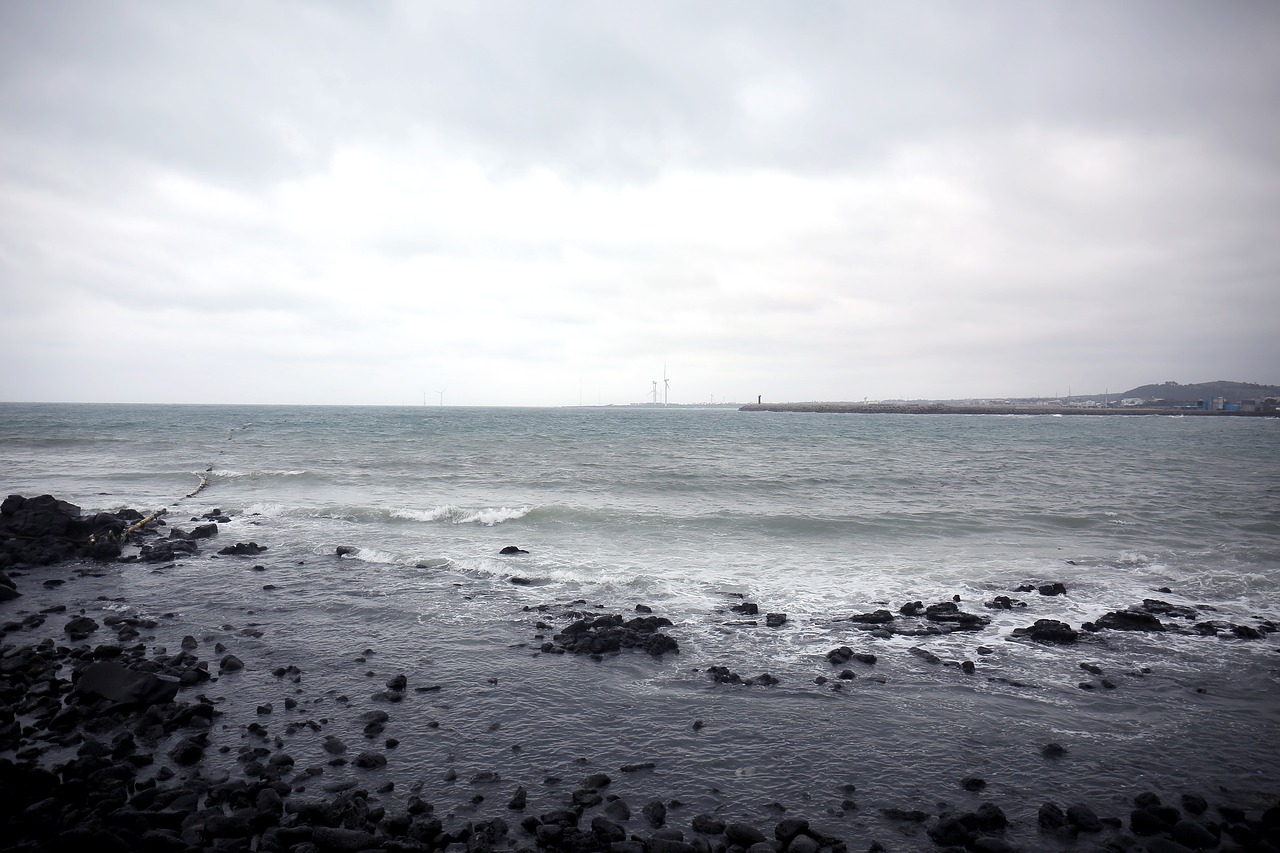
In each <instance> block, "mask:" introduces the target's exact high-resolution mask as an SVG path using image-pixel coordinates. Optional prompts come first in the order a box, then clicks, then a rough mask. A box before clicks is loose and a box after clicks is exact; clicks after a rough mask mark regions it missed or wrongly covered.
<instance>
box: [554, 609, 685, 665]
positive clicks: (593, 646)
mask: <svg viewBox="0 0 1280 853" xmlns="http://www.w3.org/2000/svg"><path fill="white" fill-rule="evenodd" d="M671 624H672V623H671V620H670V619H665V618H663V617H661V616H637V617H636V618H634V619H630V620H627V621H625V622H624V621H623V618H622V616H621V615H619V614H613V615H607V616H599V617H596V618H594V619H579V620H578V621H576V622H574V623H573V624H571V625H569V626H568V627H567V628H565V629H564V630H563V631H561V632H560V633H559V634H556V635H555V636H554V637H552V639H553V640H554V643H553V644H544V648H545V647H546V645H552V647H553V648H559V649H561V650H563V651H567V652H572V653H574V654H597V655H603V654H617V653H618V652H620V651H622V650H623V649H639V650H641V651H644V652H648V653H649V654H651V655H653V656H654V657H661V656H662V655H664V654H666V653H667V652H678V651H679V650H680V645H679V643H677V642H676V640H675V638H674V637H671V636H669V635H667V634H664V633H662V630H661V629H662V628H667V627H670V626H671Z"/></svg>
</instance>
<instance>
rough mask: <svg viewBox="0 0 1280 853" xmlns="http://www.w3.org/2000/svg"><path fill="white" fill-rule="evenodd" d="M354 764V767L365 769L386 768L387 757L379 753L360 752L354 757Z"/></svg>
mask: <svg viewBox="0 0 1280 853" xmlns="http://www.w3.org/2000/svg"><path fill="white" fill-rule="evenodd" d="M354 764H355V765H356V767H363V768H365V769H371V768H375V767H386V766H387V757H386V756H385V755H383V754H382V753H381V752H362V753H360V754H359V755H357V756H356V760H355V762H354Z"/></svg>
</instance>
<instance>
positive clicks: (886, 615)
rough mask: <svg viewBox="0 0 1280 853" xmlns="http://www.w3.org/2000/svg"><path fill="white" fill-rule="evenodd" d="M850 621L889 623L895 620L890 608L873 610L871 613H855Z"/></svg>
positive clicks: (866, 623)
mask: <svg viewBox="0 0 1280 853" xmlns="http://www.w3.org/2000/svg"><path fill="white" fill-rule="evenodd" d="M849 621H850V622H854V623H856V624H859V625H887V624H889V623H890V622H892V621H893V614H892V613H890V612H889V611H888V610H873V611H871V612H870V613H855V614H854V615H852V616H850V617H849Z"/></svg>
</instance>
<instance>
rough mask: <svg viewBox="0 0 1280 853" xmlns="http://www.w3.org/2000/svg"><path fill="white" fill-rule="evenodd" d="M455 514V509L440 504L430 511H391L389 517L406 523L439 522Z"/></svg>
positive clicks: (456, 509) (456, 510)
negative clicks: (400, 519)
mask: <svg viewBox="0 0 1280 853" xmlns="http://www.w3.org/2000/svg"><path fill="white" fill-rule="evenodd" d="M457 512H458V508H457V507H454V506H450V505H448V504H442V505H441V506H437V507H433V508H431V509H393V510H391V513H390V515H391V517H392V518H403V519H405V520H406V521H440V520H441V519H447V518H449V517H450V516H451V515H452V514H454V513H457Z"/></svg>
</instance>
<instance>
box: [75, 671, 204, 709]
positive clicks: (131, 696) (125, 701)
mask: <svg viewBox="0 0 1280 853" xmlns="http://www.w3.org/2000/svg"><path fill="white" fill-rule="evenodd" d="M73 681H74V684H75V686H74V687H73V688H72V689H73V692H75V693H77V694H79V695H81V696H84V697H89V698H96V699H107V700H109V701H111V702H114V703H116V704H117V705H120V706H127V705H143V706H151V705H162V704H164V703H166V702H172V701H173V698H174V697H175V696H177V695H178V688H179V687H180V686H181V683H180V682H179V681H176V680H172V679H169V678H162V677H161V676H158V675H155V674H153V673H150V672H138V671H135V670H132V669H129V668H128V667H125V666H122V665H121V664H118V663H116V662H115V661H99V662H97V663H91V664H89V665H88V666H86V667H85V668H84V669H82V670H79V671H78V672H77V673H76V674H75V675H74V676H73Z"/></svg>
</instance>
